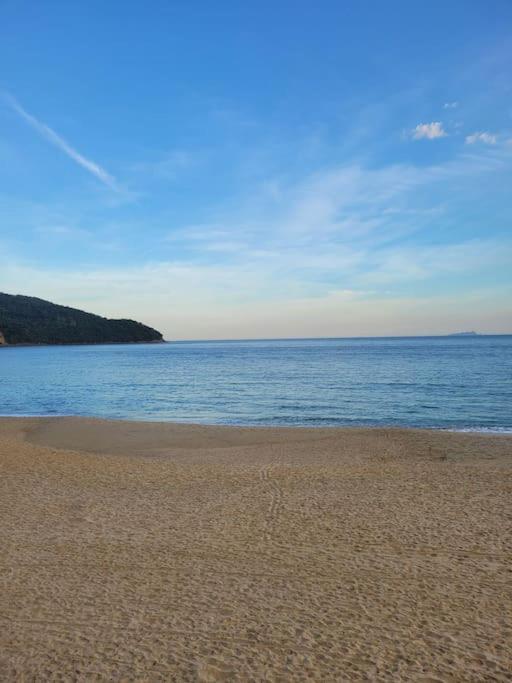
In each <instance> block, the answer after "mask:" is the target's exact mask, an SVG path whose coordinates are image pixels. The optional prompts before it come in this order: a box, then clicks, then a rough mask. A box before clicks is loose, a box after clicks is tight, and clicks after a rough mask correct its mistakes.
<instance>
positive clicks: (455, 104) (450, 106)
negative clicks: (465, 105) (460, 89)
mask: <svg viewBox="0 0 512 683" xmlns="http://www.w3.org/2000/svg"><path fill="white" fill-rule="evenodd" d="M458 106H459V103H458V102H445V103H444V104H443V109H457V107H458Z"/></svg>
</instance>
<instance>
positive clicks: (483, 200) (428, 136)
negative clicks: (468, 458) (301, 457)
mask: <svg viewBox="0 0 512 683" xmlns="http://www.w3.org/2000/svg"><path fill="white" fill-rule="evenodd" d="M511 21H512V6H511V5H510V3H508V2H505V1H498V2H495V3H493V5H492V11H491V9H490V7H489V5H488V4H487V3H484V2H476V1H471V2H463V1H462V0H455V1H454V2H452V3H449V4H446V3H441V2H433V3H430V4H429V7H428V9H426V8H423V7H422V8H420V7H419V6H413V5H411V3H406V2H398V1H396V0H394V1H392V2H389V3H386V4H385V5H384V4H381V3H362V4H360V5H358V6H357V7H355V6H353V7H346V6H342V5H340V4H339V3H335V2H322V3H320V5H316V6H315V7H313V5H311V3H305V2H294V3H291V2H279V3H277V4H276V3H268V2H262V3H259V4H258V5H257V6H256V5H255V6H248V5H242V4H240V5H238V4H236V3H231V2H222V1H221V2H218V3H215V4H210V3H206V2H192V3H187V4H179V3H167V2H155V3H152V4H151V5H150V6H149V7H143V6H142V5H140V4H138V3H133V2H127V3H125V2H124V3H120V2H112V3H109V4H108V5H105V4H104V3H100V2H98V1H96V0H94V1H92V2H90V3H87V4H83V5H81V6H79V5H78V4H76V3H73V4H70V3H64V2H60V1H57V2H50V3H45V4H44V5H43V4H34V3H28V2H16V3H14V2H7V3H4V4H3V5H2V8H0V61H1V63H2V64H3V65H4V70H3V74H4V75H3V79H2V81H1V82H0V124H1V133H0V161H1V163H0V181H1V188H2V189H1V190H0V202H1V206H2V213H1V217H0V291H5V292H9V293H13V294H14V293H19V294H26V295H30V296H37V297H40V298H43V299H48V300H50V301H54V302H56V303H59V304H65V305H68V306H72V307H76V308H79V309H83V310H87V311H91V312H94V313H97V314H101V315H104V316H107V317H112V318H120V317H126V318H133V319H136V320H140V321H142V322H144V323H146V324H148V325H151V326H153V327H155V328H157V329H159V330H161V331H162V332H163V334H164V336H165V337H166V338H168V339H215V338H221V339H228V338H238V339H240V338H272V337H350V336H389V335H397V336H398V335H424V334H447V333H453V332H459V331H464V330H476V331H478V332H480V333H512V303H511V302H512V268H511V265H512V233H511V229H510V227H511V225H510V224H511V219H512V203H511V201H510V187H511V185H512V104H511V96H512V81H511V78H510V73H511V66H512V63H511V62H512V59H511V57H512V39H511V36H510V31H509V29H508V27H509V26H510V25H511ZM507 188H508V189H507Z"/></svg>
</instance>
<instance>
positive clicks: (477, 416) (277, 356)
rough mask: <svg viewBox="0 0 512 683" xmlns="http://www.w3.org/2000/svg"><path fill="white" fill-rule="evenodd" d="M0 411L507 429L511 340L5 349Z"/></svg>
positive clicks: (511, 402)
mask: <svg viewBox="0 0 512 683" xmlns="http://www.w3.org/2000/svg"><path fill="white" fill-rule="evenodd" d="M0 413H1V414H3V415H93V416H99V417H110V418H131V419H137V420H169V421H177V422H202V423H215V424H245V425H324V426H325V425H403V426H416V427H439V428H450V429H477V430H480V429H482V430H498V431H500V430H512V336H478V337H412V338H385V339H384V338H382V339H302V340H271V341H240V342H236V341H229V342H182V343H172V344H161V345H158V344H147V345H145V344H144V345H130V344H127V345H124V344H123V345H112V346H108V345H105V346H58V347H57V346H53V347H50V346H48V347H24V348H4V349H0Z"/></svg>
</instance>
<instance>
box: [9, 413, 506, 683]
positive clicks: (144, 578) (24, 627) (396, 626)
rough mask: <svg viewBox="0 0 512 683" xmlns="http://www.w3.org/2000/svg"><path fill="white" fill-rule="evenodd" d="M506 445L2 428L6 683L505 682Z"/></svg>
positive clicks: (145, 427) (264, 433)
mask: <svg viewBox="0 0 512 683" xmlns="http://www.w3.org/2000/svg"><path fill="white" fill-rule="evenodd" d="M511 473H512V438H510V437H505V436H489V435H487V436H485V435H472V434H452V433H441V432H428V431H414V430H410V431H406V430H383V429H378V430H364V429H353V430H342V429H339V430H334V429H333V430H327V429H322V430H306V429H304V430H302V429H297V430H285V429H282V430H280V429H238V428H225V427H196V426H183V425H160V424H149V423H146V424H144V423H130V422H107V421H100V420H90V419H78V418H49V419H44V418H40V419H17V420H14V419H5V418H4V419H1V420H0V544H1V558H0V588H1V590H0V680H2V681H11V680H12V681H16V680H19V681H46V680H49V681H75V680H76V681H95V680H98V681H159V680H162V681H204V682H206V681H212V682H214V681H305V680H309V681H319V682H325V681H443V682H444V681H510V680H511V678H512V676H511V672H512V533H511V529H512V478H511Z"/></svg>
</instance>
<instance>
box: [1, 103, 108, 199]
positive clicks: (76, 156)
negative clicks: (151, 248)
mask: <svg viewBox="0 0 512 683" xmlns="http://www.w3.org/2000/svg"><path fill="white" fill-rule="evenodd" d="M3 99H4V100H5V102H7V104H8V105H9V106H10V107H11V109H12V110H13V111H15V112H16V113H17V114H18V115H19V116H20V117H21V118H22V119H23V120H24V121H25V122H26V123H28V124H29V126H31V127H32V128H33V129H34V130H36V131H37V132H38V133H39V134H40V135H41V136H42V137H44V138H46V140H48V142H50V143H51V144H52V145H54V146H55V147H57V148H58V149H60V150H61V151H62V152H64V154H66V155H67V156H68V157H69V158H70V159H72V160H73V161H74V162H75V163H77V164H78V165H79V166H81V167H82V168H84V169H85V170H86V171H88V172H89V173H90V174H91V175H93V176H95V177H96V178H97V179H98V180H99V181H100V182H102V183H103V184H104V185H106V186H107V187H109V188H110V189H112V190H116V191H118V190H119V187H118V185H117V182H116V180H115V178H114V177H113V176H111V175H110V174H109V173H107V171H105V169H104V168H102V167H101V166H99V165H98V164H97V163H95V162H94V161H91V160H90V159H87V158H86V157H84V156H83V155H82V154H80V152H78V151H77V150H76V149H74V147H72V146H71V145H70V144H69V143H68V142H66V140H64V138H62V137H61V136H60V135H58V134H57V133H56V132H55V131H54V130H53V129H52V128H50V127H49V126H47V125H46V124H45V123H43V122H42V121H39V120H38V119H36V117H35V116H32V114H29V113H28V111H26V110H25V109H24V108H23V107H22V106H21V104H20V103H19V102H18V101H17V100H16V98H15V97H13V96H12V95H10V94H9V93H3Z"/></svg>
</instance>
